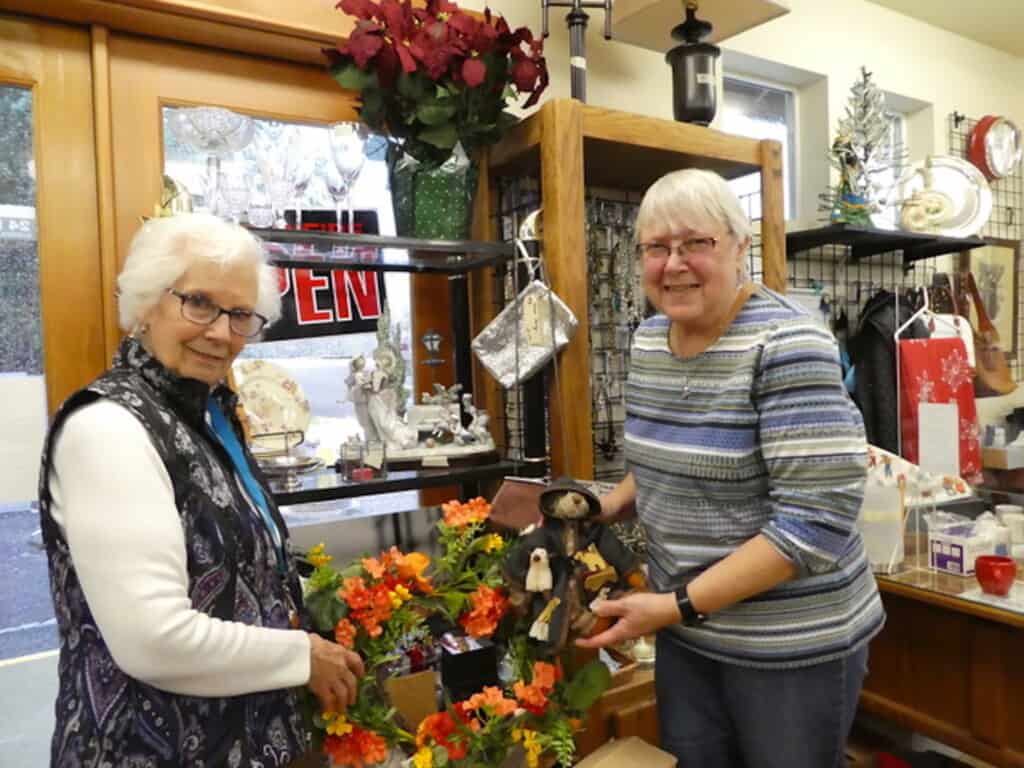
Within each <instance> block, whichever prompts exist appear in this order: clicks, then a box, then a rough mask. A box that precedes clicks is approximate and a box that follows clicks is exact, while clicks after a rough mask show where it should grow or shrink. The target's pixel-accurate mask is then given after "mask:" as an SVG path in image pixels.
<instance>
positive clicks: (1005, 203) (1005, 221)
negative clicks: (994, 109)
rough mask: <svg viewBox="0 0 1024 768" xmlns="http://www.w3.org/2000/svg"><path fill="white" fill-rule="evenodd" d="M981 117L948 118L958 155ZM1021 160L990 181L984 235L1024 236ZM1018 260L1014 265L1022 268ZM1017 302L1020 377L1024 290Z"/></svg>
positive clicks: (1016, 373) (1015, 365) (1015, 367)
mask: <svg viewBox="0 0 1024 768" xmlns="http://www.w3.org/2000/svg"><path fill="white" fill-rule="evenodd" d="M977 124H978V121H977V120H975V119H974V118H970V117H967V116H966V115H962V114H960V113H959V112H953V113H952V114H950V115H949V116H948V118H947V126H948V129H949V153H950V154H951V155H953V156H955V157H960V158H964V159H966V158H967V147H968V143H969V142H970V138H971V132H972V131H973V130H974V128H975V126H976V125H977ZM1022 165H1024V164H1022V163H1018V164H1017V167H1016V168H1015V169H1014V171H1013V173H1011V174H1010V175H1008V176H1004V177H1002V178H1000V179H993V180H992V181H989V187H990V188H991V190H992V217H991V218H990V219H989V220H988V223H987V224H986V225H985V227H984V228H983V229H982V230H981V232H980V235H981V237H984V238H993V239H999V240H1016V241H1018V242H1019V241H1020V240H1021V239H1022V238H1024V222H1022V218H1024V170H1022ZM1021 266H1022V265H1021V263H1020V261H1019V256H1018V263H1017V264H1016V265H1015V266H1014V268H1015V270H1016V271H1017V272H1018V274H1019V272H1020V270H1021ZM1014 301H1015V302H1016V303H1017V327H1016V328H1015V329H1014V334H1015V335H1016V337H1017V339H1016V341H1017V344H1016V348H1017V350H1018V353H1017V355H1016V358H1014V359H1012V360H1011V361H1010V367H1011V369H1012V371H1013V377H1014V379H1016V380H1017V381H1020V379H1021V378H1022V377H1024V355H1022V354H1021V353H1020V350H1024V330H1022V327H1021V322H1020V318H1021V316H1022V313H1024V291H1018V292H1017V295H1016V296H1015V297H1014Z"/></svg>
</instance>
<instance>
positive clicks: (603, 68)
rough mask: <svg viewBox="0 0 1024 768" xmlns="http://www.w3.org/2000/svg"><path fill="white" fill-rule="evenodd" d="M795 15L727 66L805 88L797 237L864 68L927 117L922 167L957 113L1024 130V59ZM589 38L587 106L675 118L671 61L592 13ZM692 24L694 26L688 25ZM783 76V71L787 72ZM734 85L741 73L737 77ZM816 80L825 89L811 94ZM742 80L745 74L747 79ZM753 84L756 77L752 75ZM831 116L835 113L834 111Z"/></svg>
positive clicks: (747, 41) (827, 16)
mask: <svg viewBox="0 0 1024 768" xmlns="http://www.w3.org/2000/svg"><path fill="white" fill-rule="evenodd" d="M461 4H462V5H463V6H464V7H466V8H472V9H475V10H483V8H484V6H485V5H487V6H489V7H490V8H491V9H492V10H493V11H495V12H499V13H501V14H503V15H504V16H505V17H506V19H508V21H509V24H511V25H512V26H513V27H517V26H522V25H525V26H528V27H529V28H530V29H531V30H534V31H535V32H538V33H539V31H540V29H541V8H540V2H539V0H538V1H532V0H489V2H485V0H463V2H462V3H461ZM788 5H789V6H790V12H789V14H787V15H786V16H783V17H781V18H779V19H776V20H774V21H771V22H768V23H767V24H763V25H761V26H760V27H756V28H754V29H752V30H749V31H748V32H744V33H743V34H740V35H737V36H735V37H732V38H730V39H728V40H727V41H725V42H724V43H723V44H722V48H723V49H724V50H725V51H726V55H725V59H724V60H725V61H726V65H727V66H728V62H729V61H730V59H733V60H735V59H736V58H737V57H736V56H735V55H733V54H740V58H743V57H745V58H746V59H747V60H748V61H750V60H753V61H756V60H761V61H762V62H768V63H773V64H775V65H777V66H776V67H769V68H768V71H766V72H764V73H763V76H764V77H766V78H768V79H770V74H771V73H773V72H781V73H782V75H781V76H782V78H783V79H786V78H787V75H786V74H785V73H786V72H790V73H797V74H796V75H791V77H793V78H794V79H792V80H791V81H790V82H787V83H784V84H786V85H792V86H794V87H796V88H797V90H798V93H799V99H800V101H801V102H804V103H803V104H802V106H801V107H800V109H801V113H802V116H803V119H802V120H801V121H800V126H799V130H800V133H799V134H798V138H797V141H798V144H799V146H800V153H801V157H800V158H799V159H798V163H799V164H800V166H801V167H800V168H798V173H799V174H800V176H799V184H798V188H799V189H800V190H801V192H800V201H799V202H798V216H797V218H796V220H794V221H791V222H790V223H789V224H788V227H789V228H793V227H799V226H803V225H807V224H809V223H811V222H813V220H814V219H815V218H816V211H815V210H814V201H815V200H816V197H817V193H818V192H820V191H824V186H825V183H826V182H825V180H826V179H827V174H828V172H829V171H828V164H827V161H826V159H825V154H826V152H827V149H828V142H829V140H830V137H831V135H832V133H833V132H834V130H835V125H836V122H837V121H838V120H839V118H840V117H841V116H842V114H843V111H844V108H845V106H846V101H847V98H848V96H849V93H850V87H851V86H852V85H853V83H854V81H855V80H856V79H857V77H858V74H859V70H860V67H861V66H862V65H863V66H866V67H867V68H868V69H869V70H870V71H871V72H873V73H874V78H875V81H876V82H877V84H878V85H879V87H880V88H882V90H884V91H886V92H887V94H892V95H894V96H895V97H898V98H903V99H908V100H910V103H912V104H920V105H923V106H922V108H921V109H918V110H916V111H914V112H912V113H911V114H910V116H909V120H908V149H909V151H910V157H911V159H912V160H913V159H919V158H921V157H924V156H925V155H926V154H928V153H930V152H933V151H934V152H937V153H943V152H946V151H947V148H948V143H949V142H948V139H947V124H946V118H947V115H949V114H950V113H951V112H953V111H954V110H956V111H959V112H960V113H963V114H966V115H968V116H970V117H975V118H977V117H981V116H982V115H986V114H1001V115H1005V116H1007V117H1009V118H1011V119H1013V120H1015V121H1017V122H1018V124H1020V123H1022V122H1024V92H1022V91H1021V90H1020V89H1019V88H1018V84H1019V83H1020V82H1022V81H1024V58H1020V57H1016V56H1013V55H1011V54H1009V53H1006V52H1004V51H1000V50H997V49H995V48H991V47H988V46H985V45H982V44H980V43H976V42H974V41H973V40H969V39H967V38H965V37H961V36H959V35H956V34H953V33H952V32H948V31H946V30H943V29H939V28H938V27H933V26H931V25H929V24H925V23H924V22H921V21H917V20H916V19H912V18H910V17H909V16H904V15H902V14H899V13H896V12H895V11H891V10H889V9H887V8H883V7H881V6H878V5H875V4H873V3H869V2H866V0H829V1H828V2H821V0H788ZM590 15H591V19H590V24H589V27H588V29H587V39H586V46H587V102H588V103H590V104H593V105H596V106H602V107H608V108H614V109H621V110H623V111H626V112H634V113H637V114H643V115H649V116H651V117H661V118H665V119H671V118H672V106H671V104H672V87H671V81H670V77H669V70H668V66H667V65H666V64H665V61H664V57H663V55H662V54H660V53H656V52H654V51H648V50H645V49H643V48H639V47H637V46H633V45H627V44H625V43H621V42H617V41H615V40H611V41H606V40H605V39H604V38H603V36H602V31H603V26H604V20H603V11H599V10H593V11H591V12H590ZM564 16H565V9H563V8H552V9H551V10H550V29H551V36H550V37H549V38H548V40H547V41H546V43H545V55H546V57H547V60H548V68H549V70H550V72H551V86H550V90H549V92H548V93H547V94H546V95H545V99H548V98H560V97H567V96H569V41H568V32H567V30H566V25H565V21H564ZM680 20H682V14H681V13H680ZM778 65H781V66H778ZM726 73H727V74H730V72H728V70H727V72H726ZM804 73H811V74H812V75H814V76H815V77H814V78H813V79H811V80H810V81H809V82H806V81H805V82H800V79H801V78H803V77H804ZM731 74H741V73H739V72H736V73H731ZM747 74H753V73H749V72H748V73H747ZM822 106H824V110H822V108H821V107H822Z"/></svg>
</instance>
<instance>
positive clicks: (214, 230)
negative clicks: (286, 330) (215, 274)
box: [117, 213, 281, 332]
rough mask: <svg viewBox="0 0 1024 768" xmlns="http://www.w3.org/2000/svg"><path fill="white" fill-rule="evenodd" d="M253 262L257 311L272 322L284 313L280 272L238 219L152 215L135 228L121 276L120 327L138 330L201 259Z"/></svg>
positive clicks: (234, 263)
mask: <svg viewBox="0 0 1024 768" xmlns="http://www.w3.org/2000/svg"><path fill="white" fill-rule="evenodd" d="M203 262H205V263H208V264H214V265H216V266H219V267H221V268H222V269H223V268H226V267H229V266H240V265H251V266H252V267H253V268H254V269H255V270H256V271H257V276H258V286H259V287H258V292H257V296H256V306H255V307H254V310H255V311H256V312H258V313H259V314H261V315H263V316H264V317H266V318H267V319H268V321H269V322H268V324H269V323H273V322H274V321H275V320H277V319H278V318H279V317H280V316H281V296H280V294H279V293H278V288H277V274H276V272H275V271H274V268H273V267H271V266H270V265H269V264H267V259H266V256H265V255H264V253H263V246H262V245H261V244H260V241H259V240H257V239H256V237H255V236H254V235H252V234H251V233H250V232H247V231H246V230H245V229H243V228H242V227H240V226H238V225H237V224H232V223H230V222H227V221H224V220H223V219H219V218H217V217H216V216H213V215H212V214H209V213H183V214H179V215H177V216H169V217H163V218H156V219H150V220H149V221H147V222H146V223H145V224H143V225H142V228H141V229H140V230H139V231H138V232H136V233H135V237H133V238H132V243H131V246H130V247H129V248H128V258H127V259H126V260H125V263H124V267H123V268H122V269H121V274H119V275H118V276H117V292H118V294H117V295H118V302H117V303H118V316H119V320H120V323H121V328H122V329H124V330H125V331H129V332H131V331H134V330H135V329H136V327H137V326H138V325H139V324H140V323H141V322H142V318H144V317H145V316H146V314H147V313H148V312H149V311H150V309H152V308H153V307H154V306H155V305H156V303H157V302H158V301H160V299H161V297H162V296H163V295H164V294H165V293H166V292H167V291H168V290H169V289H170V288H171V287H172V286H173V285H174V284H175V283H176V282H177V281H178V279H179V278H180V277H181V276H182V275H184V274H185V273H186V272H187V271H188V270H189V268H190V267H192V266H193V265H195V264H197V263H203Z"/></svg>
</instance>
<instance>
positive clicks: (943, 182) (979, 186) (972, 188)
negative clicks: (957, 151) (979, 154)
mask: <svg viewBox="0 0 1024 768" xmlns="http://www.w3.org/2000/svg"><path fill="white" fill-rule="evenodd" d="M929 191H930V192H937V193H939V194H940V195H944V196H945V197H946V198H948V199H949V202H950V203H951V211H950V213H949V214H947V215H946V216H945V217H944V218H943V220H942V222H941V224H940V225H939V226H937V227H936V228H934V229H928V230H912V231H929V232H934V233H935V234H937V235H943V236H945V237H971V236H973V235H976V234H977V233H978V232H980V231H981V229H982V227H984V226H985V224H986V223H987V222H988V220H989V217H990V216H991V215H992V189H991V188H990V187H989V185H988V181H986V180H985V177H984V175H983V174H982V173H981V171H979V170H978V169H977V168H975V167H974V165H972V164H971V163H969V162H967V161H966V160H961V159H960V158H958V157H951V156H949V155H935V156H933V157H929V158H928V159H926V160H924V161H922V162H917V163H915V164H914V168H913V169H912V170H911V171H910V172H909V173H907V174H906V175H905V176H903V178H901V179H900V180H899V181H897V182H896V185H895V186H894V187H893V189H892V192H891V193H890V195H889V200H888V202H889V207H887V208H886V209H885V210H884V211H883V212H882V213H879V214H876V215H875V216H873V217H872V222H873V223H874V224H875V225H876V226H879V227H883V228H886V229H901V228H903V227H900V209H901V206H902V205H903V204H904V203H905V202H907V201H908V200H910V199H911V198H912V197H913V196H914V194H915V193H918V192H929Z"/></svg>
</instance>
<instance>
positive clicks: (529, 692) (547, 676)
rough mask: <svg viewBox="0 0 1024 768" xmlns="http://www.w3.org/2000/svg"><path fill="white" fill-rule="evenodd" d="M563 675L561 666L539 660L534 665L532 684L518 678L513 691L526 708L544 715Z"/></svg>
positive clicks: (536, 713)
mask: <svg viewBox="0 0 1024 768" xmlns="http://www.w3.org/2000/svg"><path fill="white" fill-rule="evenodd" d="M561 677H562V669H561V667H559V666H556V665H555V664H550V663H548V662H546V661H538V662H535V663H534V665H533V679H532V680H531V681H530V684H529V685H527V684H526V683H524V682H523V681H522V680H518V681H517V682H516V683H515V684H514V685H513V686H512V692H513V693H514V694H515V697H516V698H517V699H518V700H519V703H520V704H522V705H523V707H524V708H525V709H526V710H528V711H529V712H532V713H533V714H535V715H542V714H544V710H545V709H547V706H548V701H549V700H550V694H551V691H552V690H553V689H554V687H555V683H557V682H558V681H559V679H561Z"/></svg>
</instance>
